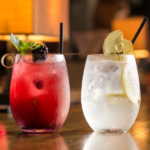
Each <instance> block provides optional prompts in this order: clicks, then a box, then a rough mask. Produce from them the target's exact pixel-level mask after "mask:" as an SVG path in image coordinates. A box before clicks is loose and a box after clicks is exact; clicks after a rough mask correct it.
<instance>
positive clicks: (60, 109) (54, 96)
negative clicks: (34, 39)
mask: <svg viewBox="0 0 150 150" xmlns="http://www.w3.org/2000/svg"><path fill="white" fill-rule="evenodd" d="M18 58H19V59H18ZM16 59H17V61H16V62H15V64H14V67H13V72H12V77H11V86H10V106H11V111H12V114H13V117H14V119H15V121H16V123H17V125H18V126H19V128H20V129H21V130H22V131H23V132H30V133H37V132H40V133H44V132H56V131H58V130H59V129H60V128H61V126H62V125H63V123H64V122H65V120H66V117H67V115H68V111H69V106H70V86H69V79H68V72H67V67H66V62H65V58H64V55H62V54H58V55H57V54H54V55H52V54H48V56H47V58H46V60H45V61H40V62H33V61H32V55H31V54H28V55H23V56H21V57H20V55H19V54H18V55H17V56H16Z"/></svg>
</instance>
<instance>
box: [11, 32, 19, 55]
mask: <svg viewBox="0 0 150 150" xmlns="http://www.w3.org/2000/svg"><path fill="white" fill-rule="evenodd" d="M10 40H11V43H12V44H13V45H14V46H15V47H16V49H17V50H18V51H19V52H20V45H21V41H20V40H19V39H18V38H17V37H15V36H14V35H13V33H11V36H10Z"/></svg>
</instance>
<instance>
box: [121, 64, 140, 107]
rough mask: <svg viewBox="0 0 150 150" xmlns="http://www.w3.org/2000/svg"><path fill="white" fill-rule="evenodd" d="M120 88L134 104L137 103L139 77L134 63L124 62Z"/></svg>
mask: <svg viewBox="0 0 150 150" xmlns="http://www.w3.org/2000/svg"><path fill="white" fill-rule="evenodd" d="M121 83H122V89H123V91H124V93H125V95H126V97H127V98H128V99H129V101H131V102H132V103H133V104H134V105H137V104H138V101H139V96H140V88H139V77H138V72H137V67H136V64H135V63H132V62H129V63H126V64H125V66H124V68H123V71H122V75H121Z"/></svg>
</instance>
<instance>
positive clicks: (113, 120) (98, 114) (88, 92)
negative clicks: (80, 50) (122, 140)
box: [81, 54, 141, 132]
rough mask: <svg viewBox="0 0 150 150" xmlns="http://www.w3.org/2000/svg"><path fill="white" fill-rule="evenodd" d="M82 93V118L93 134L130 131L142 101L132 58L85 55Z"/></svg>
mask: <svg viewBox="0 0 150 150" xmlns="http://www.w3.org/2000/svg"><path fill="white" fill-rule="evenodd" d="M118 57H120V58H119V59H118ZM81 93H82V94H81V95H82V96H81V97H82V100H81V102H82V109H83V113H84V116H85V118H86V120H87V122H88V124H89V126H90V127H91V128H92V129H93V130H94V131H97V132H126V131H127V130H129V129H130V127H131V126H132V125H133V123H134V121H135V119H136V117H137V114H138V112H139V107H140V100H141V98H140V86H139V77H138V72H137V66H136V62H135V58H134V56H133V55H120V56H117V55H109V56H108V55H103V54H94V55H88V57H87V60H86V64H85V69H84V74H83V80H82V92H81Z"/></svg>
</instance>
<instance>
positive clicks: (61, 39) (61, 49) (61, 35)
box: [59, 23, 63, 54]
mask: <svg viewBox="0 0 150 150" xmlns="http://www.w3.org/2000/svg"><path fill="white" fill-rule="evenodd" d="M59 42H60V53H61V54H63V23H60V41H59Z"/></svg>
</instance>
